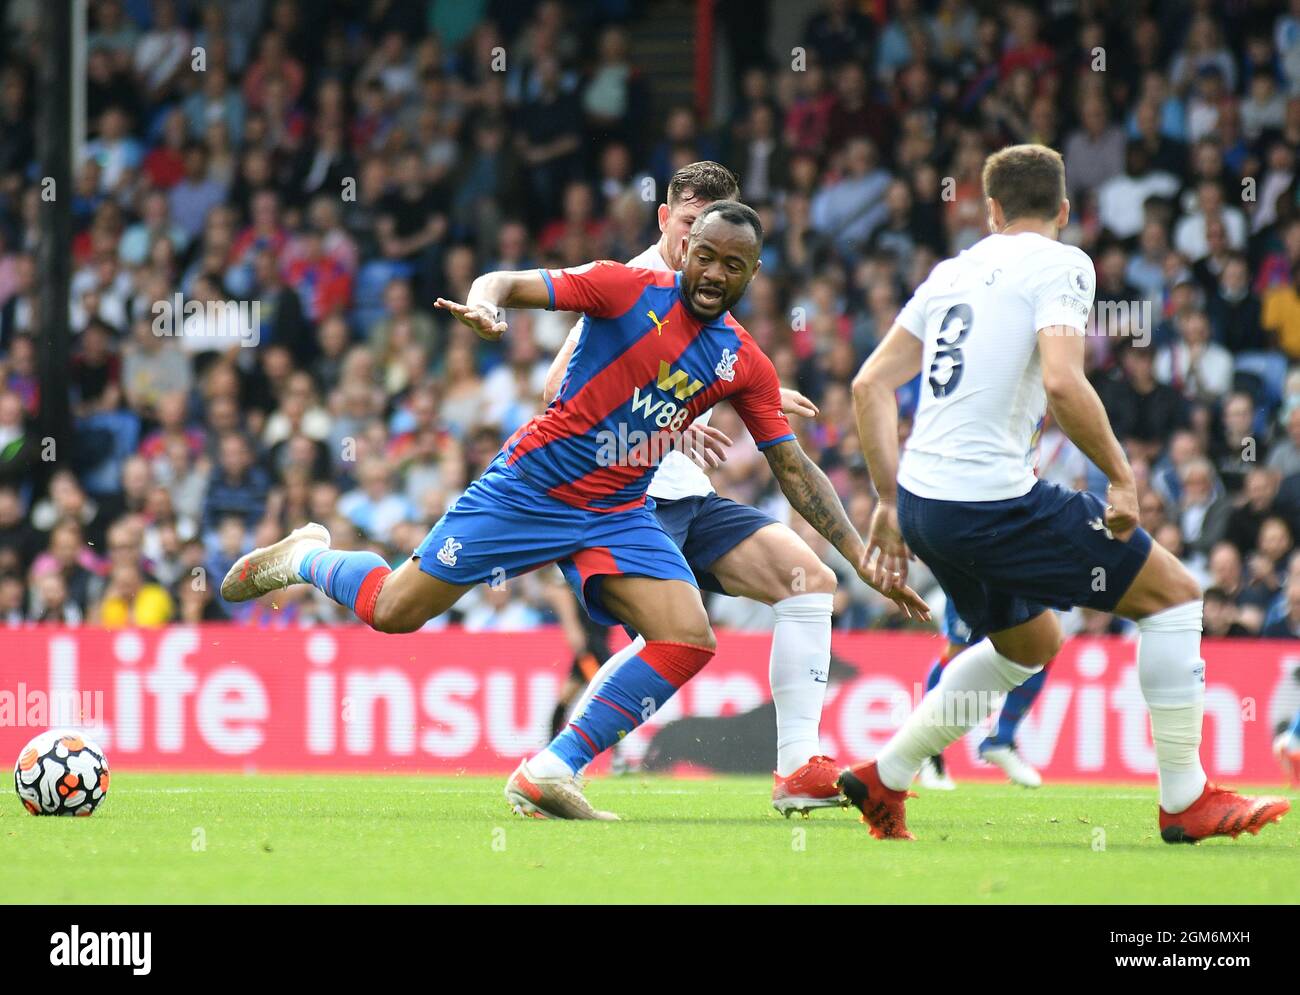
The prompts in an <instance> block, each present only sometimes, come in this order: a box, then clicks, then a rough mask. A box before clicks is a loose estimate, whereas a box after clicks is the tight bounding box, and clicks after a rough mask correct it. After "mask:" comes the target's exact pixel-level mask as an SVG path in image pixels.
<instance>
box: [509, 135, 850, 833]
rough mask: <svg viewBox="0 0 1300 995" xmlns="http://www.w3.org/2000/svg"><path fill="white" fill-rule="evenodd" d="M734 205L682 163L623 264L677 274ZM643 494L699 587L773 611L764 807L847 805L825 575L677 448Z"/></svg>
mask: <svg viewBox="0 0 1300 995" xmlns="http://www.w3.org/2000/svg"><path fill="white" fill-rule="evenodd" d="M737 199H739V185H738V182H737V180H736V177H735V175H734V174H733V173H732V172H731V171H730V170H729V169H727V168H726V167H725V166H722V165H720V164H719V163H716V162H708V161H705V162H696V163H692V164H690V165H688V166H683V167H682V168H681V169H679V170H678V171H677V172H676V173H675V174H673V178H672V180H671V182H670V183H669V185H668V190H667V198H666V201H667V202H666V203H664V204H660V205H659V230H660V231H661V232H662V235H661V236H660V238H659V241H658V242H657V243H656V244H654V245H652V246H650V248H648V249H646V250H645V251H644V252H642V253H641V254H640V255H638V256H637V257H636V258H635V259H632V260H630V261H629V262H628V265H629V266H640V267H644V268H646V269H654V270H663V271H675V270H679V269H681V254H682V243H683V239H684V237H685V235H686V234H687V233H688V232H689V231H690V229H691V225H692V224H693V223H694V221H695V218H696V217H697V216H698V215H699V214H700V212H701V211H703V210H704V209H705V208H706V207H708V206H709V204H711V203H713V202H714V201H717V200H737ZM581 328H582V324H581V322H579V323H578V324H577V325H575V326H574V328H573V331H572V332H571V333H570V334H569V337H568V339H567V340H566V341H565V343H564V346H563V347H562V348H561V350H560V352H559V353H558V354H557V355H556V357H555V360H554V362H553V363H552V364H551V369H550V372H549V374H548V376H547V382H546V400H547V401H548V402H549V401H550V399H551V398H552V397H554V396H555V394H556V393H557V391H558V390H559V388H560V385H561V383H562V382H563V380H564V375H565V371H566V368H567V367H568V363H569V357H570V356H571V355H572V353H573V349H574V347H575V346H576V345H577V340H578V336H579V335H580V334H581ZM781 399H782V406H783V409H784V410H785V412H786V413H787V414H800V415H805V416H812V415H815V414H816V413H817V409H816V407H815V406H814V405H813V404H812V402H811V401H809V400H808V399H807V398H805V397H804V396H803V395H802V394H799V393H798V392H796V391H791V390H782V391H781ZM710 414H712V412H711V411H706V412H705V413H704V414H703V415H701V416H700V418H698V419H697V420H696V421H695V423H694V425H695V426H700V425H703V424H707V423H708V419H709V416H710ZM649 495H650V497H652V498H653V499H654V502H655V514H656V515H657V516H658V518H659V521H660V523H661V524H662V525H663V527H664V529H665V530H666V531H667V532H668V534H669V535H670V536H672V537H673V540H674V541H675V542H676V543H677V545H678V546H679V547H680V548H681V550H682V552H683V554H685V556H686V561H687V563H689V564H690V566H691V568H692V569H693V570H694V571H695V574H696V577H697V579H698V581H699V583H700V587H701V589H703V590H710V591H717V592H721V593H723V594H729V595H733V596H735V597H746V598H753V599H754V600H755V601H761V602H762V603H764V604H768V605H771V606H772V607H773V609H774V612H775V616H776V621H775V627H774V629H773V633H772V656H771V663H770V669H769V678H770V681H771V686H772V698H773V702H774V704H775V705H776V722H777V762H776V771H775V772H774V774H773V777H774V785H773V788H772V805H773V806H774V807H775V808H776V809H777V810H778V811H780V812H781V813H783V814H785V815H787V816H788V815H789V814H790V813H791V812H795V811H799V812H803V813H805V814H806V813H807V811H808V810H809V809H813V808H825V807H842V806H843V805H845V804H847V802H846V801H845V799H844V797H843V796H842V795H841V794H840V792H839V789H838V788H837V787H836V784H835V782H836V779H837V778H838V777H839V773H840V767H839V765H837V764H836V763H835V762H834V761H833V760H832V759H831V758H829V757H826V756H822V755H820V746H819V739H818V725H819V723H820V720H821V712H822V702H823V700H824V699H825V696H826V680H827V671H828V669H829V666H830V651H831V610H832V606H833V603H834V597H835V587H836V580H835V574H834V572H833V571H832V570H831V569H830V567H828V566H826V564H824V563H823V562H822V561H821V559H820V558H819V557H818V556H817V554H816V553H814V552H813V551H812V549H810V548H809V547H808V545H807V543H805V542H804V541H803V540H802V539H800V538H799V536H798V535H796V534H795V533H794V532H793V531H792V530H791V529H789V528H787V527H786V526H784V525H782V524H780V523H779V522H777V521H776V520H775V519H773V518H772V517H771V516H769V515H767V514H764V513H763V512H761V511H759V510H758V509H756V508H751V507H749V506H748V505H743V504H739V503H737V502H735V501H731V500H728V499H727V498H722V497H719V496H718V495H717V494H716V493H714V490H713V485H712V484H710V483H709V478H708V476H707V475H706V474H705V473H704V472H703V471H702V470H701V469H700V468H699V467H698V466H696V465H695V463H693V462H692V461H691V459H690V458H689V457H688V456H686V455H685V454H683V453H682V452H678V451H670V452H668V453H667V454H666V455H665V456H664V457H663V459H662V460H661V461H660V464H659V468H658V470H656V471H655V475H654V479H653V480H652V482H651V484H650V489H649ZM644 645H645V643H644V640H642V639H641V638H640V637H639V636H638V637H637V638H636V639H635V640H633V642H632V643H631V644H629V645H628V646H627V647H626V648H624V649H623V650H621V651H620V652H618V653H616V654H614V655H613V656H612V657H610V658H609V660H608V661H606V662H605V664H604V665H603V666H602V667H601V668H600V670H599V671H598V672H597V673H596V676H595V677H593V678H592V680H591V682H590V683H589V684H588V685H587V689H586V692H585V693H584V695H583V696H582V698H581V699H579V701H578V703H577V704H576V705H575V706H574V708H573V710H572V714H573V715H575V716H576V715H581V714H582V711H583V709H584V708H585V707H586V704H587V702H588V701H590V700H591V697H592V696H593V695H594V694H595V693H596V692H597V691H598V690H599V688H600V685H601V683H602V682H603V681H604V680H605V679H606V678H607V677H608V676H609V675H610V674H611V673H613V671H614V670H616V669H617V668H618V667H619V666H620V665H622V663H623V662H624V661H626V660H628V659H631V658H632V657H633V656H634V655H635V654H636V653H637V652H638V651H639V650H640V649H641V648H642V647H643V646H644ZM525 766H526V769H527V772H528V773H529V774H530V775H531V776H532V777H533V779H534V780H537V779H544V780H549V779H551V778H555V779H559V780H567V779H568V778H569V777H570V775H571V773H572V772H571V771H570V770H569V768H568V766H567V765H565V764H564V762H563V761H562V760H560V759H559V758H558V757H556V756H555V755H554V754H553V753H551V752H550V751H549V750H546V749H544V750H542V751H541V752H540V753H538V754H537V755H536V756H534V757H531V758H530V759H529V760H528V761H527V762H526V765H525ZM511 789H512V785H507V789H506V796H507V798H509V799H511V800H512V802H513V801H514V799H513V797H512V795H511ZM520 790H521V791H522V789H520ZM569 794H572V792H569ZM521 798H522V795H521ZM572 802H573V804H572V805H571V806H569V805H565V806H563V807H556V810H555V811H553V812H548V813H547V814H549V815H552V816H553V817H556V818H579V819H580V818H590V817H591V815H590V814H589V810H590V806H589V805H588V804H587V803H586V800H585V799H582V798H580V797H573V798H572Z"/></svg>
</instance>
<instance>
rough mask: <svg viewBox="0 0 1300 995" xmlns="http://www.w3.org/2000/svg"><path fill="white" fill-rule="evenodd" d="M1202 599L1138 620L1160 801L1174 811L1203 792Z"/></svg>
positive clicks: (1141, 668)
mask: <svg viewBox="0 0 1300 995" xmlns="http://www.w3.org/2000/svg"><path fill="white" fill-rule="evenodd" d="M1201 613H1202V606H1201V602H1200V601H1189V602H1188V603H1187V604H1183V605H1175V606H1174V607H1173V608H1166V609H1165V610H1164V611H1160V612H1156V613H1155V614H1154V615H1148V616H1147V617H1146V618H1144V619H1139V620H1138V624H1137V625H1138V632H1139V636H1138V683H1139V684H1141V686H1142V697H1143V698H1145V699H1146V703H1147V710H1148V711H1149V712H1150V714H1151V739H1152V741H1153V742H1154V743H1155V747H1156V765H1157V766H1158V768H1159V770H1160V807H1161V808H1163V809H1164V810H1165V811H1166V812H1168V813H1169V814H1170V815H1173V814H1174V813H1175V812H1181V811H1183V810H1184V809H1186V808H1187V807H1188V806H1189V805H1191V804H1192V802H1194V801H1196V799H1198V798H1200V797H1201V792H1202V791H1204V790H1205V771H1204V769H1202V767H1201V755H1200V751H1201V720H1202V716H1203V713H1204V711H1205V661H1204V660H1202V659H1201Z"/></svg>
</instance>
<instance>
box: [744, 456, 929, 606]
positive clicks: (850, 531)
mask: <svg viewBox="0 0 1300 995" xmlns="http://www.w3.org/2000/svg"><path fill="white" fill-rule="evenodd" d="M763 455H764V456H766V457H767V463H768V466H770V467H771V468H772V473H773V475H774V476H775V477H776V481H777V483H778V484H779V485H780V486H781V492H782V493H783V494H784V495H785V496H786V500H788V501H789V502H790V505H791V506H792V507H793V508H794V510H795V511H797V512H798V513H799V514H800V515H801V516H803V518H804V520H805V521H806V522H808V524H809V525H811V526H812V527H813V528H815V529H816V530H817V531H818V532H820V533H821V534H822V535H823V536H825V537H826V540H827V541H828V542H829V543H830V544H831V545H832V546H834V547H835V548H836V549H837V550H839V552H840V555H842V556H843V557H844V558H845V559H846V560H848V561H849V562H850V563H852V564H853V565H854V568H855V569H856V570H857V571H858V575H859V576H860V577H862V579H863V580H865V581H866V582H867V583H868V584H870V585H871V586H872V587H874V588H875V589H876V590H878V591H880V592H881V593H882V594H884V595H885V596H886V597H888V598H890V599H892V600H893V601H895V602H896V603H897V604H898V605H899V607H901V608H902V609H903V612H904V614H906V615H907V617H908V618H917V619H921V620H925V619H928V618H929V617H930V606H929V605H927V604H926V603H925V601H924V600H923V599H922V598H921V596H920V595H919V594H917V593H916V592H915V591H913V590H912V589H911V588H910V587H908V586H906V585H905V584H901V583H900V584H898V585H896V586H895V587H894V589H893V590H885V589H884V588H882V587H881V586H880V585H878V584H876V583H874V581H873V580H872V578H871V577H869V576H868V575H867V574H866V573H865V572H864V561H865V558H866V547H865V546H864V545H863V544H862V539H861V538H860V537H859V536H858V532H857V530H856V529H855V528H854V527H853V523H852V522H850V521H849V516H848V514H847V513H846V512H845V511H844V505H842V504H841V503H840V498H839V495H838V494H836V493H835V488H834V487H833V486H831V482H830V481H829V480H828V479H827V477H826V474H825V473H823V472H822V469H821V467H819V466H818V465H817V464H816V463H814V462H813V461H812V459H810V458H809V456H808V454H807V453H806V452H804V451H803V447H802V446H801V445H799V443H798V442H797V441H795V440H793V439H792V440H790V441H788V442H778V443H777V444H776V445H774V446H769V447H768V448H767V449H765V450H763Z"/></svg>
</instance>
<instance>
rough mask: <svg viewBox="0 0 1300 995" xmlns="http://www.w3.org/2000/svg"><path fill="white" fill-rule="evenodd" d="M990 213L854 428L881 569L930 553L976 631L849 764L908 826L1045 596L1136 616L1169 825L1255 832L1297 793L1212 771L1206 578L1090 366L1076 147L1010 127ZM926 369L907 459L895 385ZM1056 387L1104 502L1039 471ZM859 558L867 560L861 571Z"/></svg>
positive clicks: (1047, 605) (1014, 669)
mask: <svg viewBox="0 0 1300 995" xmlns="http://www.w3.org/2000/svg"><path fill="white" fill-rule="evenodd" d="M983 181H984V196H985V199H986V201H987V205H988V222H989V230H990V231H992V232H993V234H991V235H988V236H987V237H985V238H983V239H982V240H980V241H979V242H977V243H976V244H975V245H973V246H971V247H970V248H969V249H966V250H965V251H963V252H962V253H960V254H959V255H957V256H956V257H955V258H952V259H948V260H945V261H944V262H941V263H939V264H938V265H937V266H935V268H934V270H933V271H932V272H931V273H930V275H929V277H928V278H927V279H926V280H925V281H924V282H923V283H922V284H921V285H920V287H918V288H917V290H916V293H915V294H914V295H913V297H912V299H911V300H910V301H909V302H908V303H907V304H906V305H905V306H904V308H903V309H902V311H901V312H900V313H899V315H898V318H897V319H896V320H895V322H894V325H893V327H892V328H891V329H890V330H889V333H888V335H887V336H886V337H885V339H884V341H883V342H881V344H880V346H879V348H877V349H876V351H875V352H874V353H873V354H872V355H871V357H870V358H869V359H868V360H867V362H866V363H865V364H864V365H863V367H862V369H861V371H859V373H858V375H857V377H856V378H855V380H854V384H853V396H854V406H855V408H856V413H857V420H858V431H859V435H860V438H861V441H862V449H863V454H864V456H865V457H866V461H867V466H868V469H869V471H870V473H871V479H872V481H873V482H874V484H875V486H876V490H877V491H878V492H879V495H880V503H879V505H878V506H877V508H876V512H875V515H874V517H873V519H872V523H871V534H870V537H869V538H868V541H867V550H866V553H865V554H864V555H865V556H866V557H867V558H871V557H872V556H873V554H875V556H874V565H873V569H874V578H875V580H876V582H877V584H879V585H881V586H885V587H887V586H888V585H889V584H900V583H904V582H905V580H906V577H907V563H908V559H909V557H910V556H911V555H913V554H914V555H916V556H918V557H919V558H920V559H921V560H922V561H924V562H925V564H926V565H927V566H928V567H929V568H930V569H931V570H932V571H933V572H934V575H935V578H936V579H937V580H938V581H939V583H940V584H941V585H942V586H943V589H944V591H945V592H947V594H948V596H949V598H951V599H952V600H953V601H954V602H955V604H956V608H957V611H958V613H959V614H960V615H961V618H962V620H963V621H964V622H966V624H967V625H969V626H970V629H971V633H972V635H971V640H972V645H971V646H970V647H969V648H968V649H966V650H963V651H962V652H961V653H959V654H958V655H957V656H956V657H955V658H954V659H953V660H952V661H951V662H950V663H949V664H948V666H947V668H946V669H945V671H944V674H943V677H942V678H941V680H940V681H939V683H938V685H937V686H936V687H935V688H934V689H933V690H932V691H930V692H929V693H928V694H926V696H925V697H924V698H923V699H922V700H921V703H920V704H919V705H918V707H917V708H916V710H915V711H914V712H913V713H912V714H911V715H910V716H909V717H908V718H907V720H906V721H905V722H904V723H903V725H902V727H901V728H900V729H899V730H898V732H897V733H895V735H894V736H893V738H892V739H890V741H889V742H888V743H887V744H886V745H885V747H884V748H883V749H882V750H881V751H880V753H879V754H878V755H877V756H876V758H875V759H874V760H871V761H868V762H866V763H862V764H859V765H858V766H856V767H853V768H851V769H850V770H846V771H845V772H844V774H843V775H842V777H841V779H840V784H841V787H842V789H843V790H844V792H845V794H846V796H847V797H848V798H849V799H850V801H851V802H852V803H853V804H854V805H855V806H857V807H858V808H859V809H860V810H861V811H862V813H863V820H864V821H865V822H867V823H868V825H869V826H870V829H871V834H872V836H875V837H876V838H878V839H885V838H893V839H912V838H913V836H912V834H911V833H910V832H909V831H908V829H907V824H906V821H905V818H904V799H905V798H906V796H907V786H908V785H909V784H910V783H911V781H912V778H913V777H914V776H916V773H917V771H918V770H919V769H920V767H921V765H922V763H923V762H924V761H925V759H926V758H927V757H931V756H933V755H935V754H937V753H939V752H940V751H941V750H942V749H943V748H944V747H945V746H947V745H948V744H949V743H951V742H953V741H954V740H956V739H957V738H958V737H959V736H961V735H963V734H964V733H966V732H967V731H968V730H970V729H971V728H973V727H974V726H976V725H979V724H980V723H981V722H982V721H983V720H984V719H985V718H986V717H987V715H988V713H989V709H990V707H991V706H992V705H994V704H995V703H996V701H997V700H998V699H999V698H1000V697H1001V696H1002V695H1004V694H1006V693H1007V692H1009V691H1010V690H1012V689H1013V688H1015V687H1018V686H1019V685H1021V684H1023V683H1024V682H1025V681H1026V680H1028V679H1029V678H1030V677H1032V676H1033V675H1034V674H1036V673H1037V672H1038V671H1040V670H1041V669H1042V668H1043V666H1044V665H1045V664H1046V663H1047V662H1048V661H1049V660H1051V659H1052V657H1053V656H1055V655H1056V652H1057V650H1058V649H1059V648H1060V645H1061V629H1060V625H1059V624H1058V622H1057V619H1056V614H1055V613H1054V612H1053V611H1052V610H1051V609H1053V608H1060V609H1068V608H1070V607H1072V606H1075V605H1083V606H1086V607H1090V608H1095V609H1097V610H1099V611H1106V612H1114V613H1115V614H1117V615H1120V616H1122V617H1124V618H1130V619H1134V620H1136V621H1137V626H1138V630H1139V639H1138V651H1137V658H1138V660H1137V669H1138V683H1139V684H1140V686H1141V689H1142V695H1143V697H1144V699H1145V700H1146V704H1147V709H1148V711H1149V713H1150V717H1151V735H1152V739H1153V741H1154V743H1155V753H1156V764H1157V768H1158V771H1159V788H1160V810H1159V823H1160V834H1161V837H1162V838H1163V839H1164V840H1165V841H1166V842H1169V843H1179V842H1187V843H1194V842H1196V841H1198V840H1201V839H1204V838H1206V837H1209V836H1233V837H1235V836H1237V835H1238V834H1239V833H1241V832H1251V833H1256V832H1258V831H1259V830H1260V828H1262V827H1263V826H1264V825H1266V824H1267V823H1269V822H1274V821H1276V820H1277V819H1279V818H1281V816H1282V814H1283V813H1285V812H1286V811H1287V810H1288V809H1289V808H1290V803H1289V802H1288V801H1287V800H1286V799H1283V798H1271V797H1264V798H1247V797H1243V796H1241V795H1239V794H1236V793H1235V792H1233V791H1230V790H1228V789H1225V788H1220V787H1216V786H1215V785H1213V784H1209V783H1207V781H1206V776H1205V772H1204V770H1203V769H1202V767H1201V761H1200V755H1199V754H1200V743H1201V721H1202V713H1203V707H1204V706H1203V703H1204V697H1205V661H1204V660H1202V659H1201V652H1200V647H1201V590H1200V586H1199V585H1198V584H1197V582H1196V580H1195V579H1194V578H1193V577H1192V575H1191V574H1190V573H1189V572H1188V571H1187V569H1186V568H1185V567H1184V566H1183V564H1182V563H1180V562H1179V561H1178V559H1177V558H1176V557H1174V556H1173V554H1171V553H1170V552H1168V551H1167V550H1165V549H1164V548H1163V547H1161V546H1160V545H1159V544H1158V543H1155V542H1153V541H1152V539H1151V537H1150V535H1148V534H1147V533H1146V531H1145V530H1143V529H1142V528H1141V527H1139V526H1138V499H1137V488H1136V484H1135V482H1134V478H1133V472H1132V469H1131V468H1130V466H1129V463H1128V459H1127V457H1126V456H1125V454H1124V450H1123V449H1122V448H1121V447H1120V444H1119V442H1118V441H1117V440H1116V438H1115V434H1114V432H1113V431H1112V430H1111V427H1110V422H1109V420H1108V419H1107V417H1106V411H1105V409H1104V408H1103V407H1102V405H1101V401H1100V400H1099V399H1098V397H1097V394H1096V392H1095V391H1094V390H1093V388H1092V385H1091V384H1089V382H1088V380H1087V378H1086V377H1085V375H1084V363H1083V359H1084V338H1083V335H1084V329H1085V326H1086V324H1087V319H1088V313H1089V311H1090V310H1091V308H1092V303H1093V295H1094V290H1095V286H1096V278H1095V274H1094V272H1093V266H1092V262H1091V260H1090V259H1089V258H1088V257H1087V256H1086V255H1085V254H1084V253H1083V252H1082V251H1080V250H1079V249H1077V248H1074V247H1071V246H1067V245H1063V244H1061V243H1060V242H1059V241H1057V239H1058V237H1059V233H1060V230H1061V228H1062V227H1063V226H1064V225H1065V223H1066V221H1067V220H1068V219H1069V214H1070V204H1069V201H1068V200H1066V197H1065V164H1064V162H1063V161H1062V159H1061V156H1060V155H1059V154H1058V153H1057V152H1055V151H1054V150H1052V149H1049V148H1047V147H1045V146H1042V145H1015V146H1010V147H1008V148H1004V149H1002V150H1001V151H999V152H995V153H994V154H992V155H990V156H989V157H988V159H987V160H986V161H985V164H984V175H983ZM918 373H919V374H921V378H922V380H921V399H920V402H919V404H918V405H917V411H916V418H915V421H914V424H913V428H912V433H911V436H910V437H909V439H908V442H907V447H906V450H905V451H904V452H903V455H902V460H901V463H900V460H899V447H898V427H897V422H898V417H897V415H898V411H897V405H896V402H895V399H894V391H895V390H896V389H897V388H898V387H900V386H902V385H903V384H905V383H907V382H908V381H909V380H911V379H912V378H913V377H915V376H916V375H917V374H918ZM1048 405H1050V407H1051V410H1052V415H1053V417H1054V418H1055V420H1056V422H1057V424H1058V425H1060V427H1061V429H1062V431H1064V432H1065V434H1066V435H1067V436H1069V438H1070V440H1071V441H1072V442H1074V443H1075V444H1076V445H1077V446H1078V447H1079V448H1080V449H1081V450H1083V452H1084V454H1085V455H1086V456H1088V458H1089V459H1091V460H1092V461H1093V463H1095V464H1096V465H1097V467H1098V468H1100V470H1101V471H1102V472H1103V473H1105V474H1106V477H1107V478H1108V480H1109V481H1110V486H1109V487H1108V489H1107V498H1108V501H1109V503H1108V504H1103V503H1102V501H1101V500H1100V499H1098V498H1097V497H1096V496H1095V495H1092V494H1088V493H1081V492H1078V491H1073V490H1069V489H1067V488H1064V487H1060V486H1058V485H1056V484H1053V483H1050V482H1048V481H1045V480H1038V479H1036V478H1035V476H1034V472H1033V463H1032V453H1031V439H1032V436H1033V432H1034V429H1035V427H1036V426H1037V425H1038V423H1039V420H1040V419H1041V418H1042V417H1043V414H1044V411H1045V408H1046V407H1047V406H1048ZM865 572H866V571H865V570H864V573H865Z"/></svg>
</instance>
